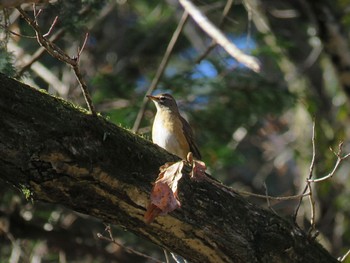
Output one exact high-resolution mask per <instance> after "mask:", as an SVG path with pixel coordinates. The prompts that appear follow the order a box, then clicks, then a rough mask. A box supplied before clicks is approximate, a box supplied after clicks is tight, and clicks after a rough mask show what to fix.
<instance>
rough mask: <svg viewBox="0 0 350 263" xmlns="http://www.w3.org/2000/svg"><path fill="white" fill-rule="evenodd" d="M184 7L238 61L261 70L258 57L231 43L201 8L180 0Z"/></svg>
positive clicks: (257, 70)
mask: <svg viewBox="0 0 350 263" xmlns="http://www.w3.org/2000/svg"><path fill="white" fill-rule="evenodd" d="M179 2H180V4H181V5H182V6H183V8H184V9H185V10H186V11H187V12H188V13H189V15H190V16H191V17H192V18H193V20H194V21H196V22H197V24H198V25H199V26H200V27H201V28H202V30H204V32H206V33H207V34H208V35H209V36H210V37H211V38H213V39H214V40H215V41H216V42H217V43H218V44H219V45H220V46H222V47H223V48H224V49H225V50H226V52H227V53H229V54H230V55H231V56H232V57H233V58H235V59H236V60H237V61H238V62H240V63H242V64H244V65H245V66H247V67H248V68H250V69H251V70H253V71H255V72H259V71H260V63H259V61H258V59H256V58H255V57H253V56H250V55H247V54H244V53H243V52H242V51H241V50H240V49H239V48H238V47H237V46H236V45H234V44H233V43H231V41H230V40H228V39H227V37H226V36H225V35H224V34H223V33H222V32H221V31H220V30H219V29H217V28H216V27H215V25H213V24H212V23H211V22H210V21H209V20H208V18H207V17H206V16H204V15H203V14H202V13H201V11H199V9H198V8H197V7H196V6H195V5H193V4H192V2H191V1H189V0H179Z"/></svg>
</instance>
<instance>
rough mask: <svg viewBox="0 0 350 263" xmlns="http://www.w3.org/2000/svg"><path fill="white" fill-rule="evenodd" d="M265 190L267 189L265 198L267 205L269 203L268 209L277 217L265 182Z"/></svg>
mask: <svg viewBox="0 0 350 263" xmlns="http://www.w3.org/2000/svg"><path fill="white" fill-rule="evenodd" d="M264 188H265V196H266V203H267V207H268V208H269V209H270V210H271V211H272V212H273V213H274V214H276V215H277V213H276V211H275V210H274V209H273V208H272V206H271V203H270V198H269V191H268V189H267V185H266V183H265V182H264Z"/></svg>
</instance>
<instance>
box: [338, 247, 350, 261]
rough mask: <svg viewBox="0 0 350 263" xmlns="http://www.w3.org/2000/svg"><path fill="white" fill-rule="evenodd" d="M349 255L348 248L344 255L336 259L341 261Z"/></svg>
mask: <svg viewBox="0 0 350 263" xmlns="http://www.w3.org/2000/svg"><path fill="white" fill-rule="evenodd" d="M349 255H350V249H349V250H348V252H346V253H345V255H344V256H342V257H339V258H338V260H339V261H340V262H343V261H344V260H345V259H346V258H347V257H348V256H349Z"/></svg>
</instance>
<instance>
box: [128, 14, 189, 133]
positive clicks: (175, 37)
mask: <svg viewBox="0 0 350 263" xmlns="http://www.w3.org/2000/svg"><path fill="white" fill-rule="evenodd" d="M187 18H188V13H187V12H186V11H185V12H184V13H183V15H182V17H181V20H180V22H179V24H178V25H177V28H176V29H175V31H174V33H173V36H172V37H171V39H170V42H169V44H168V47H167V49H166V51H165V54H164V56H163V59H162V61H161V63H160V65H159V67H158V70H157V73H156V75H155V77H154V78H153V80H152V83H151V85H150V87H149V88H148V90H147V92H146V95H151V94H152V92H153V91H154V89H155V88H156V87H157V85H158V83H159V80H160V78H161V77H162V75H163V73H164V70H165V68H166V66H167V64H168V62H169V58H170V55H171V53H172V51H173V49H174V46H175V43H176V42H177V40H178V38H179V36H180V33H181V32H182V30H183V28H184V26H185V24H186V21H187ZM148 101H149V99H148V98H147V97H146V96H145V97H144V98H143V101H142V106H141V108H140V110H139V112H138V114H137V117H136V120H135V123H134V126H133V127H132V131H133V132H134V133H136V132H137V131H138V130H139V127H140V124H141V120H142V118H143V115H144V113H145V110H146V106H147V103H148Z"/></svg>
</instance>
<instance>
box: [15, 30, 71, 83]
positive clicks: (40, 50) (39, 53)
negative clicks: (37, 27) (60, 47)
mask: <svg viewBox="0 0 350 263" xmlns="http://www.w3.org/2000/svg"><path fill="white" fill-rule="evenodd" d="M64 32H65V31H64V29H62V28H61V29H59V30H58V31H57V32H56V33H55V34H54V35H53V36H52V37H50V39H49V41H50V42H55V41H56V40H57V39H59V38H60V37H61V36H62V35H63V34H64ZM34 38H36V37H34ZM45 50H46V49H45V48H44V47H42V46H40V47H39V48H38V49H37V51H35V53H34V54H33V55H32V56H31V58H30V60H29V61H28V62H27V63H26V64H24V65H23V66H22V68H21V69H20V70H19V71H18V73H17V76H18V77H19V76H22V75H23V73H24V72H25V71H26V70H27V69H28V68H30V67H31V66H32V65H33V63H34V62H36V61H37V60H38V59H39V58H40V57H41V56H42V55H43V54H44V52H45Z"/></svg>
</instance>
